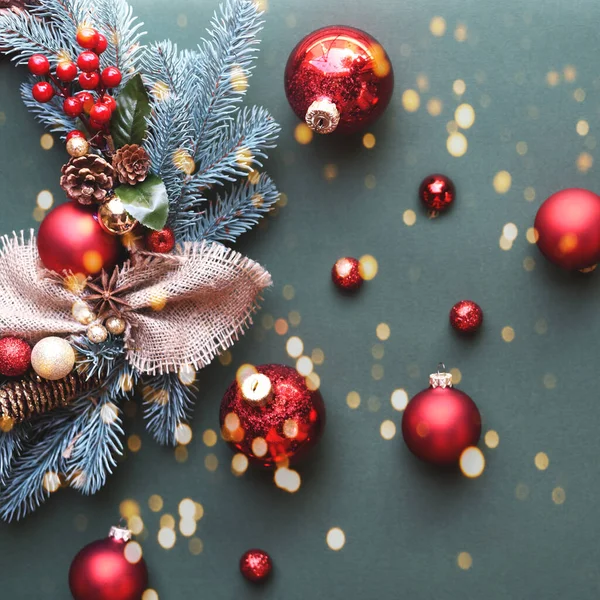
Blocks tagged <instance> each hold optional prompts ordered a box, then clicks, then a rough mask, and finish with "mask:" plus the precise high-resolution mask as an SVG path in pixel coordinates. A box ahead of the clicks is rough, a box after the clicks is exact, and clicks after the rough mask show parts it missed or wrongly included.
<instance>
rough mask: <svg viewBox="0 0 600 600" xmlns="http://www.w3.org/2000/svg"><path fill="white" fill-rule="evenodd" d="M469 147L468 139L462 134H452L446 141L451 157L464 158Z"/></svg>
mask: <svg viewBox="0 0 600 600" xmlns="http://www.w3.org/2000/svg"><path fill="white" fill-rule="evenodd" d="M468 147H469V143H468V142H467V138H466V137H465V136H464V135H463V134H462V133H452V134H450V135H449V136H448V139H447V140H446V149H447V150H448V153H449V154H450V155H451V156H454V157H455V158H460V157H461V156H464V155H465V154H466V152H467V149H468Z"/></svg>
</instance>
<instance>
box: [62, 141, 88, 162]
mask: <svg viewBox="0 0 600 600" xmlns="http://www.w3.org/2000/svg"><path fill="white" fill-rule="evenodd" d="M89 151H90V145H89V144H88V141H87V140H86V139H85V138H82V137H79V136H77V137H72V138H71V139H70V140H69V141H68V142H67V152H68V153H69V156H72V157H73V158H79V157H80V156H85V155H86V154H87V153H88V152H89Z"/></svg>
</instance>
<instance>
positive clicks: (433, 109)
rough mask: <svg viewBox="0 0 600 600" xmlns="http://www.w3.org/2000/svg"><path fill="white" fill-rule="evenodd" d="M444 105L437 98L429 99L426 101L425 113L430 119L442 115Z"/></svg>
mask: <svg viewBox="0 0 600 600" xmlns="http://www.w3.org/2000/svg"><path fill="white" fill-rule="evenodd" d="M443 107H444V105H443V103H442V101H441V100H440V99H439V98H430V99H429V100H428V101H427V112H428V113H429V114H430V115H431V116H432V117H439V116H440V115H441V114H442V109H443Z"/></svg>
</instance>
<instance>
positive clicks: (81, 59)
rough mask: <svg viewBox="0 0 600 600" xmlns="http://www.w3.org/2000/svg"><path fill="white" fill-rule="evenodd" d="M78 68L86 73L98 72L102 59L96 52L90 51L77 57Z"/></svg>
mask: <svg viewBox="0 0 600 600" xmlns="http://www.w3.org/2000/svg"><path fill="white" fill-rule="evenodd" d="M77 66H78V67H79V68H80V69H81V70H82V71H85V72H86V73H90V72H91V71H97V70H98V67H99V66H100V59H99V58H98V55H97V54H96V53H95V52H92V51H91V50H88V51H87V52H82V53H81V54H80V55H79V56H78V57H77Z"/></svg>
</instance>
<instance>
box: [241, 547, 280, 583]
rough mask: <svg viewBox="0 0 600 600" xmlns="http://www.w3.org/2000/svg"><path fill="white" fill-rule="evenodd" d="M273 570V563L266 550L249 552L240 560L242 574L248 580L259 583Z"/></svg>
mask: <svg viewBox="0 0 600 600" xmlns="http://www.w3.org/2000/svg"><path fill="white" fill-rule="evenodd" d="M272 570H273V561H272V560H271V557H270V556H269V555H268V554H267V553H266V552H265V551H264V550H258V549H253V550H248V552H245V553H244V555H243V556H242V558H240V572H241V574H242V575H243V576H244V577H245V578H246V579H247V580H248V581H252V582H254V583H259V582H261V581H264V580H265V579H267V577H268V576H269V575H270V574H271V571H272Z"/></svg>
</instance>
